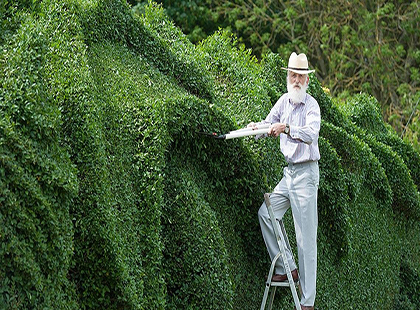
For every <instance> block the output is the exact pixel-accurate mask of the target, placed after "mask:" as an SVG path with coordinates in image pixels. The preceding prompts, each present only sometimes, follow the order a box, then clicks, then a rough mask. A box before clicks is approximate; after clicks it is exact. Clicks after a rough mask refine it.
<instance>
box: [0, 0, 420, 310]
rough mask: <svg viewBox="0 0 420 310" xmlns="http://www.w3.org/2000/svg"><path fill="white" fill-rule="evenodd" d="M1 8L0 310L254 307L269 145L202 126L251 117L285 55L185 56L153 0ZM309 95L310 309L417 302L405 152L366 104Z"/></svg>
mask: <svg viewBox="0 0 420 310" xmlns="http://www.w3.org/2000/svg"><path fill="white" fill-rule="evenodd" d="M0 10H1V13H2V14H3V19H2V21H1V29H0V30H1V37H0V45H1V49H0V83H1V88H0V89H1V91H0V175H1V178H0V190H1V193H2V194H1V196H0V261H1V262H2V263H1V264H0V308H1V309H197V308H200V309H255V308H258V307H259V304H260V301H261V297H262V294H263V289H264V277H265V274H266V272H267V270H268V266H269V261H268V255H267V254H266V250H265V246H264V243H263V240H262V238H261V233H260V231H259V225H258V221H257V211H258V208H259V206H260V204H261V203H262V198H263V195H262V194H263V193H264V192H267V191H270V190H271V189H272V188H273V187H274V186H275V185H276V183H277V182H278V181H279V178H280V177H281V171H282V167H283V165H284V164H285V162H284V159H283V157H282V155H281V153H280V152H279V146H278V140H277V139H264V140H257V141H256V140H254V139H252V138H244V139H238V140H231V141H217V140H212V139H208V138H207V137H205V136H202V135H200V134H198V132H200V131H208V132H212V131H217V132H225V131H228V130H231V129H233V128H239V127H241V126H244V125H245V124H246V123H247V122H249V121H251V120H259V119H261V118H263V117H265V115H266V114H267V113H268V111H269V109H270V108H271V106H272V105H273V104H274V103H275V101H276V100H277V98H278V97H279V96H280V94H281V93H282V92H284V91H285V88H286V87H285V83H284V81H285V72H284V71H283V70H281V69H280V67H281V66H283V65H284V62H283V60H282V59H280V58H279V57H278V56H277V55H275V54H269V55H267V57H265V58H264V60H263V61H262V62H261V63H259V62H257V61H256V59H255V58H253V57H252V56H251V53H250V52H249V51H247V50H245V49H244V48H243V47H241V46H240V45H239V44H238V43H237V41H236V39H235V38H234V37H231V36H230V35H229V34H228V33H226V32H224V31H219V32H217V33H215V34H214V35H213V36H211V37H209V38H208V39H206V40H205V41H203V42H201V43H200V44H199V45H197V46H194V45H192V44H191V43H189V41H188V40H187V39H186V37H185V36H184V35H183V34H182V33H181V32H180V30H179V29H178V28H176V27H175V26H174V25H173V23H172V22H171V21H170V20H169V19H168V18H167V17H166V15H165V13H164V11H163V10H162V9H161V8H160V7H159V6H157V5H156V4H154V3H152V2H150V3H149V5H147V6H145V7H144V11H143V12H142V14H141V15H135V14H134V12H132V11H131V9H130V7H129V5H128V4H127V3H126V2H125V1H113V0H103V1H99V0H97V1H94V0H92V1H76V0H65V1H58V0H47V1H42V2H34V1H24V0H22V1H13V3H12V2H10V1H6V2H3V3H2V4H1V6H0ZM309 91H310V92H311V94H312V95H314V96H315V97H316V98H317V100H318V102H319V104H320V107H321V113H322V117H323V123H322V128H321V137H320V149H321V156H322V159H321V161H320V171H321V175H320V176H321V180H320V190H319V222H320V227H319V280H318V297H317V305H318V306H319V307H320V308H325V309H339V308H341V306H342V305H343V304H346V305H349V308H351V307H353V308H357V309H364V308H381V309H413V308H416V307H419V306H420V304H419V300H420V296H419V292H420V290H419V287H420V273H419V266H420V261H419V257H420V245H419V243H418V235H419V233H420V221H419V218H420V216H419V215H420V213H419V212H420V207H419V203H420V200H419V193H418V186H419V169H420V168H419V167H420V159H419V158H420V157H419V154H418V153H416V152H415V151H414V150H413V148H412V147H411V146H410V145H408V144H406V143H405V142H403V141H402V140H400V139H399V138H398V137H397V136H396V135H395V133H394V132H393V131H392V130H391V129H390V128H389V126H386V125H385V124H384V123H383V121H382V118H381V116H380V114H379V109H378V108H377V102H376V101H375V100H374V99H373V98H371V97H369V96H367V95H360V96H357V97H355V98H354V99H353V101H351V102H349V103H347V104H346V105H343V106H338V105H336V104H335V103H334V102H333V101H332V99H331V98H330V97H329V96H328V95H327V94H326V93H325V92H324V90H323V89H322V87H321V85H320V84H319V82H318V81H317V80H316V79H315V78H313V79H312V81H311V85H310V88H309ZM285 224H286V228H287V229H288V231H289V234H290V236H289V237H291V238H290V239H291V240H292V242H293V239H294V238H293V237H292V236H293V235H294V234H293V223H292V219H291V215H290V213H288V215H287V216H286V223H285ZM361 287H363V288H364V290H360V288H361ZM275 302H276V306H278V307H290V306H291V305H292V301H291V298H290V296H289V294H287V293H286V292H284V293H282V294H280V295H279V297H277V299H276V301H275Z"/></svg>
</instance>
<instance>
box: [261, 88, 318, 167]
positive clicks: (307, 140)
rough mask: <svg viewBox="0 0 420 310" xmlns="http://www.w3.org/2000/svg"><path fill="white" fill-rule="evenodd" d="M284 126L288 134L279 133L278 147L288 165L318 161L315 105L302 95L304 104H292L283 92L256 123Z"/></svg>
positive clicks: (311, 98) (315, 102)
mask: <svg viewBox="0 0 420 310" xmlns="http://www.w3.org/2000/svg"><path fill="white" fill-rule="evenodd" d="M266 123H287V124H289V126H290V133H289V135H286V134H280V148H281V151H282V153H283V154H284V157H285V159H286V161H287V162H288V163H293V164H297V163H303V162H307V161H317V160H319V159H320V154H319V149H318V136H319V129H320V127H321V112H320V109H319V105H318V102H317V101H316V100H315V98H314V97H312V96H311V95H309V94H306V96H305V100H304V102H301V103H298V104H294V103H292V101H291V100H290V99H289V95H288V94H287V93H286V94H284V95H283V96H281V97H280V99H279V100H277V102H276V104H275V105H274V106H273V108H272V109H271V111H270V113H269V114H268V115H267V117H266V119H265V120H264V121H262V122H260V123H259V124H266Z"/></svg>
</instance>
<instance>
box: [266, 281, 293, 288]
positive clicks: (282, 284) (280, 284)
mask: <svg viewBox="0 0 420 310" xmlns="http://www.w3.org/2000/svg"><path fill="white" fill-rule="evenodd" d="M294 283H295V286H298V285H299V281H297V282H294ZM270 286H285V287H288V286H290V284H289V282H271V283H270Z"/></svg>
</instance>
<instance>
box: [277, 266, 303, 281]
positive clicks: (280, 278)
mask: <svg viewBox="0 0 420 310" xmlns="http://www.w3.org/2000/svg"><path fill="white" fill-rule="evenodd" d="M292 277H293V281H295V282H297V281H299V276H298V273H297V270H296V269H294V270H292ZM271 281H272V282H285V281H287V275H286V274H275V275H274V276H273V277H272V278H271Z"/></svg>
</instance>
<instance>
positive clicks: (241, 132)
mask: <svg viewBox="0 0 420 310" xmlns="http://www.w3.org/2000/svg"><path fill="white" fill-rule="evenodd" d="M270 127H271V124H262V125H257V127H245V128H241V129H238V130H233V131H230V132H228V133H225V134H222V135H218V134H217V133H215V132H213V133H207V132H200V134H203V135H206V136H209V137H213V138H215V139H221V140H229V139H234V138H242V137H247V136H256V135H263V134H267V133H268V132H269V130H270Z"/></svg>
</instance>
